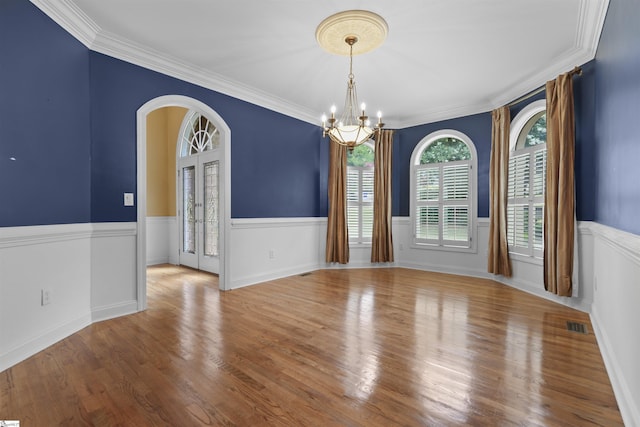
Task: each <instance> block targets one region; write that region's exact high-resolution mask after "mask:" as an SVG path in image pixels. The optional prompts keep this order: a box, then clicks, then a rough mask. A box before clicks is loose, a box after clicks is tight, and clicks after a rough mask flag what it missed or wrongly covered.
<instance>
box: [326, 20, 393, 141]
mask: <svg viewBox="0 0 640 427" xmlns="http://www.w3.org/2000/svg"><path fill="white" fill-rule="evenodd" d="M387 31H388V27H387V23H386V22H385V21H384V19H382V17H380V16H379V15H376V14H375V13H372V12H367V11H363V10H350V11H346V12H341V13H338V14H335V15H332V16H330V17H329V18H327V19H325V20H324V21H322V23H320V25H319V26H318V29H317V30H316V39H317V40H318V43H319V44H320V46H322V47H323V48H324V49H325V50H327V51H329V52H331V53H336V54H339V55H343V54H344V51H345V46H346V47H347V49H348V52H349V76H348V77H349V79H348V81H347V95H346V97H345V101H344V111H343V112H342V115H341V116H340V118H339V119H338V118H336V107H335V105H334V106H332V107H331V117H327V116H326V115H323V116H322V128H323V132H322V136H323V137H325V136H327V135H328V136H329V138H331V140H332V141H334V142H336V143H337V144H340V145H343V146H346V147H347V148H348V149H349V150H353V149H354V148H355V147H356V146H358V145H361V144H362V143H364V142H365V141H368V140H369V139H371V137H372V136H373V135H374V134H375V133H376V132H379V131H380V130H381V129H382V127H383V126H384V123H382V113H381V112H380V111H378V121H377V123H376V124H375V125H374V126H371V124H370V121H369V118H368V116H367V114H366V112H365V110H366V105H365V103H364V102H363V103H362V104H358V94H357V90H356V82H355V77H354V75H353V55H354V46H355V45H356V43H358V42H359V41H361V40H363V41H364V42H363V43H362V46H358V47H359V48H360V49H358V50H357V51H356V52H357V53H364V52H368V51H371V50H373V49H375V48H376V47H378V46H380V44H382V42H383V41H384V39H385V38H386V36H387ZM342 43H344V44H342ZM341 44H342V45H341ZM357 53H356V54H357ZM358 105H359V106H360V109H359V110H358Z"/></svg>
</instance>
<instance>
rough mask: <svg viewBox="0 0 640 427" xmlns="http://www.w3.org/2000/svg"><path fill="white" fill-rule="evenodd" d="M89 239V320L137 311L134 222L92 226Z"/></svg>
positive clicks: (98, 319)
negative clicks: (91, 233) (92, 229)
mask: <svg viewBox="0 0 640 427" xmlns="http://www.w3.org/2000/svg"><path fill="white" fill-rule="evenodd" d="M93 227H94V231H93V235H92V238H91V315H92V317H91V318H92V321H94V322H96V321H100V320H106V319H111V318H113V317H118V316H123V315H125V314H131V313H135V312H136V311H137V310H138V296H137V289H138V288H137V284H136V230H137V227H136V223H135V222H124V223H122V222H115V223H95V224H93Z"/></svg>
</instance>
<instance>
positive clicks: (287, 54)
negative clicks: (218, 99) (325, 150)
mask: <svg viewBox="0 0 640 427" xmlns="http://www.w3.org/2000/svg"><path fill="white" fill-rule="evenodd" d="M31 1H32V2H33V3H34V4H36V6H38V7H39V8H40V9H42V10H43V11H44V12H45V13H47V14H48V15H49V16H51V17H52V18H53V19H54V20H55V21H56V22H58V23H59V24H60V25H61V26H62V27H63V28H65V29H66V30H67V31H69V32H70V33H71V34H73V35H74V36H75V37H76V38H78V39H79V40H80V41H81V42H83V43H84V44H85V45H86V46H87V47H89V48H90V49H92V50H95V51H97V52H101V53H105V54H107V55H111V56H114V57H116V58H120V59H123V60H126V61H129V62H132V63H135V64H138V65H141V66H144V67H147V68H151V69H154V70H157V71H160V72H163V73H165V74H169V75H172V76H175V77H178V78H181V79H183V80H186V81H190V82H193V83H196V84H199V85H202V86H205V87H208V88H211V89H213V90H216V91H219V92H223V93H226V94H229V95H231V96H234V97H237V98H240V99H244V100H246V101H249V102H252V103H255V104H258V105H261V106H264V107H267V108H270V109H273V110H276V111H279V112H281V113H284V114H287V115H290V116H293V117H297V118H299V119H302V120H305V121H308V122H311V123H318V122H319V120H320V116H321V115H322V113H323V112H328V109H329V107H330V106H331V104H333V103H335V104H336V105H337V106H338V110H339V111H340V110H341V109H342V104H343V102H344V96H345V91H346V84H347V74H348V71H349V59H348V57H344V56H336V55H332V54H329V53H327V52H325V51H324V50H323V49H322V48H321V47H320V46H319V45H318V44H317V42H316V39H315V30H316V27H317V26H318V24H319V23H320V22H321V21H322V20H323V19H324V18H326V17H328V16H329V15H332V14H334V13H337V12H340V11H343V10H349V9H364V10H369V11H372V12H375V13H377V14H379V15H381V16H382V17H383V18H384V19H385V20H386V21H387V23H388V25H389V35H388V37H387V40H386V41H385V42H384V43H383V44H382V46H380V47H379V48H378V49H376V50H374V51H372V52H369V53H366V54H363V55H359V56H355V57H354V65H353V67H354V74H355V78H356V82H357V85H358V95H359V98H360V101H366V103H367V105H368V106H369V108H370V109H371V111H370V112H371V113H373V112H375V111H376V110H378V109H379V110H382V112H383V114H384V116H385V122H386V123H387V125H388V126H389V127H394V128H402V127H407V126H413V125H417V124H422V123H428V122H433V121H437V120H442V119H447V118H452V117H459V116H464V115H468V114H474V113H479V112H484V111H489V110H491V109H493V108H495V107H497V106H500V105H503V104H505V103H507V102H509V101H511V100H513V99H514V98H517V97H519V96H521V95H523V94H525V93H527V92H529V91H531V90H533V89H535V88H537V87H539V86H541V85H542V84H544V82H545V81H547V80H550V79H553V78H555V77H556V76H557V75H558V74H560V73H563V72H565V71H569V70H570V69H572V68H573V67H574V66H576V65H581V64H583V63H585V62H587V61H589V60H591V59H593V58H594V57H595V52H596V48H597V43H598V40H599V37H600V32H601V30H602V25H603V22H604V17H605V13H606V9H607V6H608V3H609V0H535V1H532V0H429V1H425V0H398V1H393V2H392V1H389V0H366V1H365V0H341V1H338V0H330V1H327V0H325V1H319V0H263V1H259V0H253V1H251V0H179V1H178V0H174V1H170V0H109V1H104V0H58V1H55V2H51V1H48V0H31ZM370 115H372V116H373V115H374V114H370Z"/></svg>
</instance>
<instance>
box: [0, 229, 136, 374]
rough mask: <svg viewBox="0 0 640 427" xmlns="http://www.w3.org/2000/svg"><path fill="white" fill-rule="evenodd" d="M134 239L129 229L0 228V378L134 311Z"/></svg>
mask: <svg viewBox="0 0 640 427" xmlns="http://www.w3.org/2000/svg"><path fill="white" fill-rule="evenodd" d="M135 233H136V224H135V223H117V224H63V225H43V226H32V227H3V228H2V227H0V371H3V370H5V369H8V368H9V367H11V366H13V365H14V364H16V363H18V362H20V361H22V360H24V359H26V358H28V357H30V356H32V355H34V354H35V353H37V352H39V351H41V350H44V349H45V348H46V347H48V346H50V345H52V344H54V343H56V342H57V341H59V340H61V339H63V338H65V337H67V336H69V335H71V334H73V333H75V332H77V331H79V330H81V329H82V328H84V327H86V326H87V325H89V324H91V322H92V321H96V320H100V319H103V318H108V317H113V316H117V315H122V314H127V313H131V312H133V311H135V309H136V304H135V289H136V287H135V286H136V284H135V280H136V276H135ZM42 289H47V290H49V292H50V295H51V302H50V303H49V304H48V305H42V304H41V290H42ZM132 300H134V301H132Z"/></svg>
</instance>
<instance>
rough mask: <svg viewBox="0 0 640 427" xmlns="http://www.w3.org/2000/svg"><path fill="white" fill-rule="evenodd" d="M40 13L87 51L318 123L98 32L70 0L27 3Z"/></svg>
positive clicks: (298, 110) (297, 108)
mask: <svg viewBox="0 0 640 427" xmlns="http://www.w3.org/2000/svg"><path fill="white" fill-rule="evenodd" d="M31 2H32V3H33V4H34V5H35V6H36V7H38V9H40V10H41V11H42V12H44V13H45V14H46V15H48V16H49V17H50V18H51V19H53V20H54V21H55V22H56V23H57V24H58V25H60V26H61V27H62V28H63V29H64V30H65V31H67V32H68V33H69V34H71V35H72V36H73V37H75V38H76V39H78V40H79V41H80V42H81V43H82V44H84V45H85V46H86V47H87V48H89V49H90V50H93V51H95V52H98V53H103V54H105V55H108V56H111V57H114V58H116V59H120V60H123V61H126V62H129V63H132V64H135V65H138V66H141V67H143V68H147V69H150V70H152V71H157V72H159V73H162V74H166V75H168V76H171V77H175V78H177V79H180V80H184V81H186V82H189V83H193V84H196V85H199V86H202V87H205V88H207V89H211V90H214V91H216V92H220V93H223V94H225V95H229V96H231V97H233V98H237V99H240V100H242V101H246V102H249V103H251V104H254V105H258V106H260V107H264V108H267V109H269V110H273V111H275V112H277V113H281V114H284V115H287V116H289V117H293V118H296V119H299V120H302V121H305V122H309V123H314V124H317V123H318V117H317V113H316V112H314V111H311V110H310V109H308V108H306V107H303V106H301V105H297V104H294V103H291V102H288V101H286V100H284V99H282V98H279V97H276V96H274V95H271V94H268V93H266V92H264V91H261V90H259V89H256V88H254V87H250V86H247V85H244V84H242V83H240V82H238V81H235V80H231V79H227V78H224V77H222V76H220V75H214V74H212V73H211V72H209V71H207V70H203V69H199V68H197V67H194V66H193V65H190V64H186V63H184V62H181V61H178V60H176V59H175V58H171V57H167V56H166V55H165V54H162V53H160V52H157V51H154V50H152V49H149V48H146V47H144V46H141V45H139V44H136V43H133V42H131V41H128V40H124V39H121V38H118V37H117V36H115V35H114V34H110V33H108V32H106V31H104V30H102V29H101V28H100V27H99V26H98V25H97V24H96V23H95V22H93V20H91V19H90V18H89V17H88V16H87V15H86V14H85V13H84V12H82V10H80V9H79V8H78V7H77V6H76V5H75V4H74V3H73V2H72V1H70V0H58V1H55V2H51V1H46V0H31Z"/></svg>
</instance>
